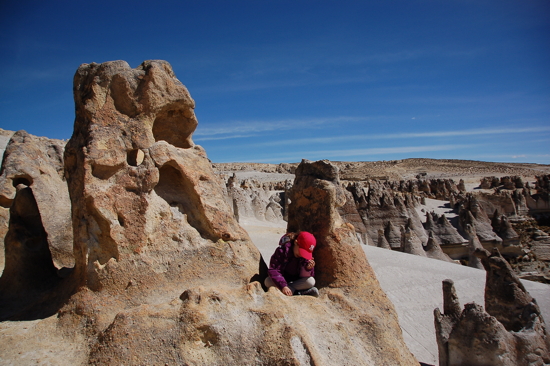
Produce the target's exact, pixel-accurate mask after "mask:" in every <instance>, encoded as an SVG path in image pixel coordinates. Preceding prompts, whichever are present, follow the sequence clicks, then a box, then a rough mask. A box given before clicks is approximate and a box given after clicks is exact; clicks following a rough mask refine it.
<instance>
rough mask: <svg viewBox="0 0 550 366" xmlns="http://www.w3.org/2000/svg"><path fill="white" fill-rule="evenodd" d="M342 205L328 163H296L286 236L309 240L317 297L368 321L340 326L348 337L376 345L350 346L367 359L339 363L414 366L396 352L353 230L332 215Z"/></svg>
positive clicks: (390, 324) (389, 309) (392, 316)
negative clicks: (301, 234) (298, 234)
mask: <svg viewBox="0 0 550 366" xmlns="http://www.w3.org/2000/svg"><path fill="white" fill-rule="evenodd" d="M345 200H346V195H345V193H344V191H343V188H342V187H341V185H340V182H339V172H338V168H337V167H335V166H334V165H332V164H330V163H329V162H328V161H317V162H309V161H306V160H304V161H302V163H301V164H300V165H299V166H298V168H297V170H296V179H295V182H294V185H293V187H292V190H291V195H290V201H291V203H290V206H289V216H288V231H299V230H304V231H309V232H311V233H313V234H314V235H315V237H316V238H317V247H316V249H315V261H316V263H317V264H316V268H317V269H316V280H317V284H318V286H320V287H321V293H322V294H326V296H327V298H328V299H329V300H330V301H331V302H333V303H335V304H336V303H340V304H341V305H342V306H344V304H346V305H345V306H344V307H342V311H346V310H351V309H353V314H354V315H353V316H354V317H356V318H359V319H364V320H367V319H370V320H368V321H367V323H365V324H364V325H360V324H349V323H348V324H347V325H345V326H346V327H350V328H349V331H351V332H350V333H349V334H356V335H357V336H358V337H359V338H360V339H370V340H373V339H376V340H377V341H376V343H378V344H380V345H381V347H376V348H377V349H376V350H375V349H373V348H371V346H370V345H368V344H366V345H358V344H355V345H354V348H356V349H355V352H359V353H363V354H369V355H370V357H369V358H370V359H369V360H367V359H364V358H363V359H362V360H355V361H354V360H352V359H349V358H348V359H347V360H346V361H343V362H344V363H350V364H362V363H365V364H378V363H387V364H396V365H397V364H399V365H408V364H411V365H413V364H415V363H417V362H416V361H415V360H413V358H412V357H411V355H410V354H409V352H408V351H405V349H404V348H403V346H402V345H403V341H402V335H401V331H400V330H399V329H398V326H397V316H396V313H395V310H394V308H393V306H392V304H391V302H390V301H389V300H388V298H387V297H386V295H385V294H384V293H383V292H382V291H381V289H380V285H379V283H378V281H377V279H376V276H375V275H374V272H373V270H372V268H371V267H370V265H369V263H368V261H367V258H366V257H365V255H364V252H363V250H362V249H361V244H360V243H359V241H358V239H357V237H356V235H355V232H354V230H353V229H352V228H350V226H348V225H346V224H345V223H344V221H343V220H342V218H341V216H340V214H339V213H338V210H337V208H338V207H342V206H343V205H344V204H345ZM344 299H345V300H344ZM375 304H376V305H375ZM380 311H385V312H386V314H385V315H382V314H381V313H380ZM350 315H351V313H350ZM375 319H376V321H374V320H375ZM354 323H356V322H354ZM360 323H361V322H360ZM382 344H383V346H382ZM357 347H360V348H358V349H357ZM351 356H352V357H353V353H352V354H351Z"/></svg>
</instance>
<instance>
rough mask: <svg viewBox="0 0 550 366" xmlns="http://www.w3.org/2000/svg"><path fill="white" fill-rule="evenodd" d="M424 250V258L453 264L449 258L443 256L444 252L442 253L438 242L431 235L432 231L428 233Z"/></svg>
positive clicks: (445, 255)
mask: <svg viewBox="0 0 550 366" xmlns="http://www.w3.org/2000/svg"><path fill="white" fill-rule="evenodd" d="M425 250H426V256H427V257H429V258H433V259H439V260H441V261H445V262H452V263H454V261H453V260H452V259H451V257H449V256H448V255H447V254H445V252H443V250H442V249H441V246H440V245H439V242H438V240H437V239H436V238H435V237H434V235H433V231H430V236H429V238H428V243H427V244H426V248H425Z"/></svg>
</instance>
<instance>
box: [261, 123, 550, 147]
mask: <svg viewBox="0 0 550 366" xmlns="http://www.w3.org/2000/svg"><path fill="white" fill-rule="evenodd" d="M537 132H550V126H549V127H546V126H539V127H523V128H480V129H470V130H454V131H430V132H404V133H387V134H368V135H367V134H362V135H345V136H332V137H313V138H306V139H285V140H283V141H273V142H266V143H262V145H264V146H271V145H293V144H319V143H329V142H333V143H334V142H342V141H357V140H381V139H410V138H429V137H458V136H482V135H503V134H519V133H537Z"/></svg>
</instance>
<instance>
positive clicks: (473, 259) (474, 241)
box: [466, 225, 483, 269]
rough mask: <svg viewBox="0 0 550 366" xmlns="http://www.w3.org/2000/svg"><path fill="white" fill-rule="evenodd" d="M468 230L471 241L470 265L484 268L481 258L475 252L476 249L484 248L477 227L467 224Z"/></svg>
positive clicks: (469, 249) (469, 246)
mask: <svg viewBox="0 0 550 366" xmlns="http://www.w3.org/2000/svg"><path fill="white" fill-rule="evenodd" d="M466 232H467V233H468V237H469V238H470V241H469V242H468V267H472V268H477V269H483V264H481V260H480V259H479V258H478V257H477V256H476V254H475V253H476V250H481V249H483V246H482V245H481V243H480V241H479V239H478V237H477V233H476V229H475V227H474V226H472V225H467V226H466Z"/></svg>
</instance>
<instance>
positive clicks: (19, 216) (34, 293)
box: [0, 184, 73, 321]
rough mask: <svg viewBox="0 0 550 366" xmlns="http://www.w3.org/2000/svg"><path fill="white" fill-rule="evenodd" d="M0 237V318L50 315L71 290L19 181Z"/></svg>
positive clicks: (28, 192)
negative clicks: (0, 242)
mask: <svg viewBox="0 0 550 366" xmlns="http://www.w3.org/2000/svg"><path fill="white" fill-rule="evenodd" d="M16 189H17V193H16V195H15V198H14V199H13V202H12V204H11V207H10V223H9V230H8V233H7V234H6V238H5V240H4V244H5V255H6V262H5V268H4V272H3V273H2V277H0V321H3V320H6V319H12V320H25V319H32V318H35V317H46V316H50V315H52V314H54V313H55V312H56V311H57V309H59V307H60V306H61V304H62V303H63V302H64V301H65V300H66V299H67V297H68V295H70V293H71V292H72V290H73V287H72V286H71V285H70V284H69V283H68V282H70V279H67V278H64V277H67V276H66V273H63V272H60V271H58V269H57V268H56V267H55V265H54V263H53V261H52V254H51V251H50V246H49V243H48V233H47V232H46V230H45V229H44V226H43V224H42V218H41V212H40V210H39V208H38V205H37V202H36V199H35V197H34V194H33V191H32V188H31V187H28V186H26V185H24V184H19V185H17V187H16Z"/></svg>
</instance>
